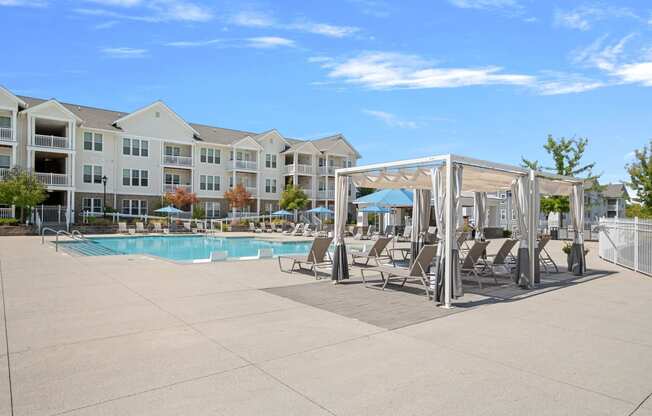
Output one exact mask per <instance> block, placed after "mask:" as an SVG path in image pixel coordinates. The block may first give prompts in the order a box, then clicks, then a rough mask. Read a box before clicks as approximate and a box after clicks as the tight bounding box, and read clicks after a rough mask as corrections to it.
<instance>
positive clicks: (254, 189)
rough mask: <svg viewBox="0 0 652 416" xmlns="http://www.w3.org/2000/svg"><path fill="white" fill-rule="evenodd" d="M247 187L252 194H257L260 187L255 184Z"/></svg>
mask: <svg viewBox="0 0 652 416" xmlns="http://www.w3.org/2000/svg"><path fill="white" fill-rule="evenodd" d="M245 189H246V190H247V192H249V193H250V194H251V196H256V195H257V194H258V189H257V188H256V187H255V186H247V187H245Z"/></svg>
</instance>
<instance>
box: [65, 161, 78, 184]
mask: <svg viewBox="0 0 652 416" xmlns="http://www.w3.org/2000/svg"><path fill="white" fill-rule="evenodd" d="M66 159H67V160H69V161H70V163H68V167H67V169H69V171H68V170H67V171H66V173H67V174H68V175H70V176H69V177H70V186H72V187H73V188H74V187H75V183H76V182H77V181H76V180H75V154H74V153H73V154H71V155H68V157H67V158H66Z"/></svg>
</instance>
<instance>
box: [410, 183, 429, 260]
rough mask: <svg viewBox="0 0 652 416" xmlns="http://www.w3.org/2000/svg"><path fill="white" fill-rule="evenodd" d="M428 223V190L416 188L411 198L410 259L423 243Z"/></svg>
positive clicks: (415, 255) (413, 257) (415, 254)
mask: <svg viewBox="0 0 652 416" xmlns="http://www.w3.org/2000/svg"><path fill="white" fill-rule="evenodd" d="M429 225H430V190H426V189H417V190H415V191H414V199H413V200H412V234H411V235H410V242H411V247H410V252H411V256H410V261H412V259H415V258H416V257H417V254H418V253H419V250H421V246H423V244H424V239H425V234H426V232H427V231H428V226H429Z"/></svg>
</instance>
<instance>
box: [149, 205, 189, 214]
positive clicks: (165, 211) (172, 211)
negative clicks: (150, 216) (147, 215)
mask: <svg viewBox="0 0 652 416" xmlns="http://www.w3.org/2000/svg"><path fill="white" fill-rule="evenodd" d="M154 212H160V213H162V214H180V213H182V212H183V211H181V210H180V209H178V208H175V207H173V206H172V205H168V206H167V207H163V208H159V209H157V210H155V211H154Z"/></svg>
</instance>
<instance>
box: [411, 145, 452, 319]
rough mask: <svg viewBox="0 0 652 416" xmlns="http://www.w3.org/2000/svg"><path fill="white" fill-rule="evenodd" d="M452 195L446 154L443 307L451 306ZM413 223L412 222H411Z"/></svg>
mask: <svg viewBox="0 0 652 416" xmlns="http://www.w3.org/2000/svg"><path fill="white" fill-rule="evenodd" d="M452 196H453V166H452V158H451V156H450V155H448V158H447V160H446V211H445V215H446V220H445V223H446V247H445V248H446V254H445V265H444V267H445V269H446V270H445V273H444V282H445V283H444V305H443V306H444V307H445V308H450V307H451V298H452V293H453V273H452V270H451V269H452V267H453V261H452V258H453V240H454V239H455V229H454V227H455V224H454V221H453V213H454V212H455V201H454V200H453V198H452ZM413 224H414V222H413Z"/></svg>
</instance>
